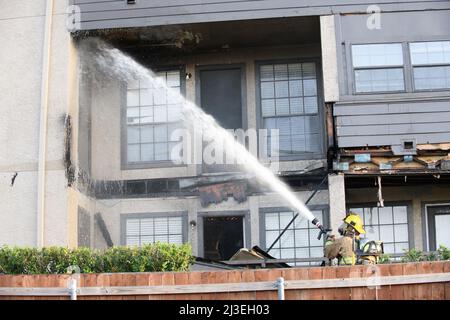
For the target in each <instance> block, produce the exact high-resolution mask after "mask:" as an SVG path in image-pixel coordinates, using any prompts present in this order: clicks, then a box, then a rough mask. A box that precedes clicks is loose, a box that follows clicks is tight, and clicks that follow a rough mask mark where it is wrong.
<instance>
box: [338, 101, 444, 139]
mask: <svg viewBox="0 0 450 320" xmlns="http://www.w3.org/2000/svg"><path fill="white" fill-rule="evenodd" d="M334 116H335V117H336V134H337V140H338V146H339V147H340V148H346V147H362V146H366V145H367V146H382V145H389V146H390V145H400V144H401V143H402V140H404V139H415V140H416V142H417V143H418V144H421V143H444V142H450V101H427V102H402V103H385V104H351V105H349V104H337V105H335V107H334Z"/></svg>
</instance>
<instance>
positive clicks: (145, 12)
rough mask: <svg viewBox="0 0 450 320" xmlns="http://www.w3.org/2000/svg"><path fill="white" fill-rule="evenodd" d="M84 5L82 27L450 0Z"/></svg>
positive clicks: (155, 0) (433, 5)
mask: <svg viewBox="0 0 450 320" xmlns="http://www.w3.org/2000/svg"><path fill="white" fill-rule="evenodd" d="M72 2H73V3H74V4H76V5H78V6H80V9H81V13H82V15H81V16H82V17H81V19H82V29H83V30H92V29H104V28H121V27H138V26H157V25H171V24H185V23H199V22H212V21H231V20H246V19H262V18H275V17H293V16H310V15H324V14H332V13H350V12H352V13H355V12H356V13H362V12H366V10H367V7H368V5H371V4H376V5H379V6H380V7H381V8H382V10H383V11H398V10H423V9H445V8H446V9H449V8H450V3H449V1H447V0H434V1H433V0H421V1H417V0H416V1H402V0H397V1H392V0H378V1H374V0H353V1H351V0H345V1H343V0H137V3H136V4H135V5H127V4H126V1H125V0H72Z"/></svg>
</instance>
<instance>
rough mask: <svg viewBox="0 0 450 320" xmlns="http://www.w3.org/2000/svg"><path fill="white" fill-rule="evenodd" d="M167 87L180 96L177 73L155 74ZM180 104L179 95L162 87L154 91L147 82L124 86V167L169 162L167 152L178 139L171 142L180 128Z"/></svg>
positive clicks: (168, 153) (154, 88) (130, 83)
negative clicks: (172, 135) (174, 133)
mask: <svg viewBox="0 0 450 320" xmlns="http://www.w3.org/2000/svg"><path fill="white" fill-rule="evenodd" d="M157 76H158V77H161V78H162V80H163V81H164V82H165V83H166V85H167V87H169V88H171V89H172V90H174V91H175V92H181V73H180V71H178V70H175V71H164V72H159V73H157ZM181 108H182V104H181V101H180V99H179V95H178V94H177V95H174V94H169V92H168V90H167V88H166V87H154V83H149V82H148V81H134V82H129V83H128V85H127V97H126V127H127V129H126V130H127V132H126V136H127V149H126V160H127V163H128V164H133V163H151V162H155V161H168V160H172V159H171V152H170V151H171V148H172V147H173V146H174V145H175V144H178V143H179V139H175V140H174V139H171V134H172V133H173V131H174V130H176V129H178V128H181Z"/></svg>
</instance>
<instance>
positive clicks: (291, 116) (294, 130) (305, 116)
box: [259, 62, 321, 156]
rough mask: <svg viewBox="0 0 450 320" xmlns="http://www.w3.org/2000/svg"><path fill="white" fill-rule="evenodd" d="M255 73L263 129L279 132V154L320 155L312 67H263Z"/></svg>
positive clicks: (317, 114)
mask: <svg viewBox="0 0 450 320" xmlns="http://www.w3.org/2000/svg"><path fill="white" fill-rule="evenodd" d="M259 73H260V84H259V85H260V92H261V115H262V118H263V126H264V128H266V129H268V130H269V134H270V129H279V137H280V140H279V148H280V150H279V155H280V156H289V155H295V154H302V153H307V152H309V153H320V151H321V139H320V131H319V130H320V119H319V105H318V89H317V73H316V64H315V63H312V62H311V63H310V62H308V63H283V64H264V65H261V66H260V68H259ZM270 140H271V137H270V136H269V140H268V143H269V145H270ZM269 150H270V148H269ZM269 156H270V154H269Z"/></svg>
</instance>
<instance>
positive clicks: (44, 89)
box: [36, 0, 54, 248]
mask: <svg viewBox="0 0 450 320" xmlns="http://www.w3.org/2000/svg"><path fill="white" fill-rule="evenodd" d="M53 1H54V0H47V6H46V13H45V31H44V45H43V50H42V80H41V107H40V110H41V114H40V121H39V164H38V186H37V187H38V189H37V230H36V231H37V238H36V244H37V247H38V248H42V247H43V246H44V245H45V239H44V230H45V229H44V227H45V182H46V181H45V174H46V165H45V162H46V160H47V159H46V154H47V118H48V95H49V92H48V91H49V84H48V83H49V76H50V54H51V41H52V22H53Z"/></svg>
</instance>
